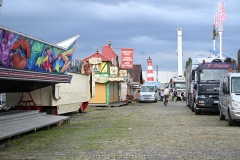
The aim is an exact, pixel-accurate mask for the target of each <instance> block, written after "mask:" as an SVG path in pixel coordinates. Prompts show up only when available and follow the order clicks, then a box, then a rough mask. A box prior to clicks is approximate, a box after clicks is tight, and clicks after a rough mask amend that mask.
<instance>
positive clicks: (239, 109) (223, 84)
mask: <svg viewBox="0 0 240 160" xmlns="http://www.w3.org/2000/svg"><path fill="white" fill-rule="evenodd" d="M218 108H219V117H220V120H225V117H227V119H228V125H229V126H233V125H234V124H235V121H239V122H240V73H227V74H224V75H222V76H221V78H220V86H219V103H218Z"/></svg>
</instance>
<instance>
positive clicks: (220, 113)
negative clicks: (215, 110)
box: [219, 109, 225, 120]
mask: <svg viewBox="0 0 240 160" xmlns="http://www.w3.org/2000/svg"><path fill="white" fill-rule="evenodd" d="M219 118H220V120H225V116H224V115H223V114H222V110H221V109H219Z"/></svg>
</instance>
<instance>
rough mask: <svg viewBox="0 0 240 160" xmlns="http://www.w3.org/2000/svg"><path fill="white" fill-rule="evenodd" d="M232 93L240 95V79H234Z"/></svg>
mask: <svg viewBox="0 0 240 160" xmlns="http://www.w3.org/2000/svg"><path fill="white" fill-rule="evenodd" d="M231 84H232V86H231V90H232V93H240V77H232V82H231Z"/></svg>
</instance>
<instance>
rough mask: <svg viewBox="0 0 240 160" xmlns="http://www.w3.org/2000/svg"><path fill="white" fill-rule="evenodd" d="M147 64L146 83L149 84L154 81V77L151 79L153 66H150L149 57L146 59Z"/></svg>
mask: <svg viewBox="0 0 240 160" xmlns="http://www.w3.org/2000/svg"><path fill="white" fill-rule="evenodd" d="M147 63H148V68H147V69H148V70H147V81H148V82H149V81H150V82H151V81H154V77H153V66H152V59H151V58H150V57H149V58H148V59H147Z"/></svg>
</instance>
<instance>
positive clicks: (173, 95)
mask: <svg viewBox="0 0 240 160" xmlns="http://www.w3.org/2000/svg"><path fill="white" fill-rule="evenodd" d="M159 97H160V101H163V100H164V99H167V98H168V99H169V100H170V101H174V102H177V98H178V93H177V89H169V88H168V86H166V88H165V89H162V90H161V91H160V92H159ZM180 98H181V101H182V102H183V101H184V91H183V90H182V91H181V93H180Z"/></svg>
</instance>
